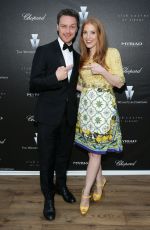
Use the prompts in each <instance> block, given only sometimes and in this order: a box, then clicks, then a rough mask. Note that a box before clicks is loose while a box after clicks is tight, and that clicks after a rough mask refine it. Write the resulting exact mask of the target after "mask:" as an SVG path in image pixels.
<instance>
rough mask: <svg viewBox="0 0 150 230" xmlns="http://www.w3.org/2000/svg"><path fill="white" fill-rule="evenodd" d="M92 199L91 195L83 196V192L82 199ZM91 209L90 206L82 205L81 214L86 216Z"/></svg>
mask: <svg viewBox="0 0 150 230" xmlns="http://www.w3.org/2000/svg"><path fill="white" fill-rule="evenodd" d="M82 198H83V199H90V198H91V195H83V191H82V196H81V199H82ZM89 207H90V205H89V206H83V205H81V204H80V212H81V214H82V215H86V214H87V212H88V210H89Z"/></svg>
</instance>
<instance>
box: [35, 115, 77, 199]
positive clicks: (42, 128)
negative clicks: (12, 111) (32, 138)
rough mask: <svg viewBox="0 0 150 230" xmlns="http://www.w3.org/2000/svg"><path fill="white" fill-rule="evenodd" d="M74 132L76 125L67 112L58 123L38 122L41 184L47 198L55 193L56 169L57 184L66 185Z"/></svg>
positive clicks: (59, 185)
mask: <svg viewBox="0 0 150 230" xmlns="http://www.w3.org/2000/svg"><path fill="white" fill-rule="evenodd" d="M74 134H75V125H74V126H70V125H69V124H68V122H67V118H66V113H65V114H64V116H63V118H62V120H61V122H60V123H59V124H58V125H47V124H43V123H38V149H39V157H40V185H41V190H42V192H43V195H44V197H45V198H46V199H49V198H51V196H53V195H54V171H55V172H56V184H57V186H58V187H61V186H65V185H66V172H67V169H68V164H69V159H70V155H71V151H72V146H73V141H74Z"/></svg>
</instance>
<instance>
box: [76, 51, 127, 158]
mask: <svg viewBox="0 0 150 230" xmlns="http://www.w3.org/2000/svg"><path fill="white" fill-rule="evenodd" d="M92 63H94V62H92ZM89 64H91V62H87V63H85V66H83V68H82V69H81V71H80V76H79V84H80V85H82V92H81V96H80V102H79V110H78V118H77V124H76V135H75V144H77V145H79V146H80V147H82V148H84V149H86V150H87V151H88V152H91V153H95V154H104V153H106V152H121V151H122V137H121V130H120V124H119V116H118V112H117V104H116V99H115V95H114V92H113V87H112V86H111V85H110V84H109V83H108V82H107V81H106V80H105V78H104V77H103V76H102V75H98V74H95V75H94V74H92V72H91V70H90V69H88V68H86V66H87V65H89ZM106 64H107V66H108V68H109V69H108V71H109V72H110V73H111V74H113V75H117V76H119V77H120V79H121V81H122V82H124V81H125V79H124V75H123V68H122V63H121V58H120V54H119V51H118V50H117V49H115V48H108V50H107V53H106ZM114 77H115V76H114Z"/></svg>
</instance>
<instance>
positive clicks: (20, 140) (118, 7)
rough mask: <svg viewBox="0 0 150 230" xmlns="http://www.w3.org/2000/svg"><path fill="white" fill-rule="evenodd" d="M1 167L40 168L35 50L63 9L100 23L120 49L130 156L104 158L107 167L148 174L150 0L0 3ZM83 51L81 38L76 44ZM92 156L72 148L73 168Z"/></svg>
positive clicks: (52, 34)
mask: <svg viewBox="0 0 150 230" xmlns="http://www.w3.org/2000/svg"><path fill="white" fill-rule="evenodd" d="M0 3H1V14H0V25H1V26H0V28H1V33H0V170H1V171H5V172H7V171H38V170H39V159H38V153H37V130H36V127H34V125H33V124H34V116H33V111H34V105H35V101H36V99H37V97H38V94H32V93H30V92H29V77H30V71H31V63H32V59H33V55H34V53H35V50H36V48H37V47H38V46H39V45H43V44H46V43H49V42H50V41H52V40H54V39H55V38H56V37H57V33H56V15H57V13H58V11H60V10H61V9H63V8H73V9H75V10H76V11H78V12H79V15H80V20H81V24H82V22H83V20H85V19H86V18H87V17H90V16H95V17H97V18H99V19H101V20H102V22H103V24H104V26H105V29H106V33H107V37H108V43H109V46H110V47H116V48H117V49H119V51H120V53H121V56H122V62H123V68H124V74H125V78H126V86H125V87H124V89H123V90H120V91H116V97H117V102H118V110H119V114H120V122H121V129H122V134H123V145H124V151H123V153H121V154H116V153H109V154H107V155H106V156H104V157H103V170H118V174H119V171H120V170H125V171H126V170H141V171H142V170H149V169H150V150H149V146H150V107H149V102H150V11H149V10H150V2H149V0H126V1H124V0H92V1H91V0H86V1H84V0H81V1H80V0H78V1H74V0H65V1H63V0H61V1H60V0H55V1H53V0H42V1H41V0H36V1H35V0H30V1H29V0H26V1H24V0H13V1H11V0H1V2H0ZM74 47H75V49H77V50H78V38H77V40H76V42H75V44H74ZM87 160H88V158H87V153H86V152H84V151H83V150H81V149H79V148H76V147H75V146H74V148H73V153H72V157H71V162H70V168H69V170H71V171H74V172H75V171H82V170H85V169H86V167H87Z"/></svg>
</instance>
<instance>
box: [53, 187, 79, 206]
mask: <svg viewBox="0 0 150 230" xmlns="http://www.w3.org/2000/svg"><path fill="white" fill-rule="evenodd" d="M56 193H57V194H59V195H61V196H62V197H63V199H64V201H66V202H68V203H74V202H76V198H75V197H74V196H73V194H72V193H71V192H70V191H69V190H68V188H67V187H66V186H64V187H61V188H58V187H57V186H56Z"/></svg>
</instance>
